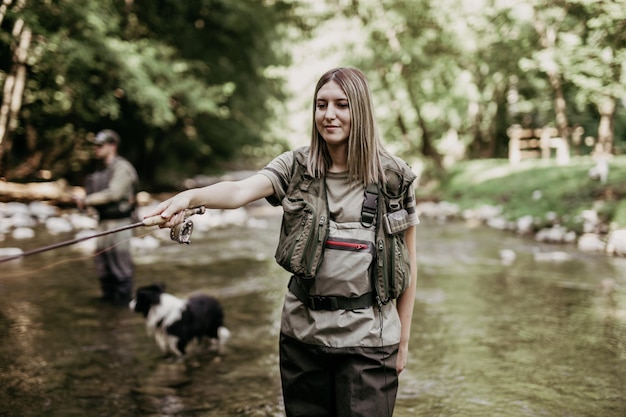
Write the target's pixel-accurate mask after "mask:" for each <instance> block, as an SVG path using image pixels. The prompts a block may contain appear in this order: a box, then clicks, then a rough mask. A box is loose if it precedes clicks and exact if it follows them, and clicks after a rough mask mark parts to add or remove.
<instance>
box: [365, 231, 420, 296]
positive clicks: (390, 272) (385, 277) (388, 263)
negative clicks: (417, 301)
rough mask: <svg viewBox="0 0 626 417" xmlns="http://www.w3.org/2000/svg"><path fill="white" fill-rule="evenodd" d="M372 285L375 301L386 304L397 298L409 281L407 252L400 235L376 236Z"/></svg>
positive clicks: (409, 267) (409, 268)
mask: <svg viewBox="0 0 626 417" xmlns="http://www.w3.org/2000/svg"><path fill="white" fill-rule="evenodd" d="M376 258H377V259H376V268H375V271H374V286H375V288H376V295H377V301H378V302H379V303H381V304H387V303H388V302H389V301H391V300H394V299H396V298H398V297H399V296H400V295H402V293H403V292H404V291H405V290H406V288H407V287H408V286H409V283H410V282H411V273H410V271H411V266H410V263H409V252H408V249H407V247H406V243H405V242H404V237H403V236H402V235H391V236H387V239H383V238H380V237H379V238H378V239H377V241H376Z"/></svg>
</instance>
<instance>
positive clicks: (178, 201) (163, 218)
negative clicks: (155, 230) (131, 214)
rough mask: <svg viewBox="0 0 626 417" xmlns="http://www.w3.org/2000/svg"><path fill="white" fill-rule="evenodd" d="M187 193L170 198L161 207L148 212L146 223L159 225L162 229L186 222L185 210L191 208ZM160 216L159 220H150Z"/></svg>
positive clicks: (145, 217)
mask: <svg viewBox="0 0 626 417" xmlns="http://www.w3.org/2000/svg"><path fill="white" fill-rule="evenodd" d="M184 194H185V192H182V193H179V194H177V195H175V196H174V197H172V198H169V199H167V200H165V201H163V202H161V203H160V204H159V205H157V206H156V207H155V208H154V210H152V211H150V212H148V213H147V214H146V215H145V216H144V221H145V222H149V223H152V224H158V225H159V227H160V228H166V227H174V226H176V225H177V224H180V223H182V222H184V221H185V217H186V215H185V210H186V209H188V208H189V204H190V201H189V198H188V197H186V196H185V195H184ZM155 216H159V219H158V220H157V219H154V220H153V221H149V220H148V219H149V218H152V217H155Z"/></svg>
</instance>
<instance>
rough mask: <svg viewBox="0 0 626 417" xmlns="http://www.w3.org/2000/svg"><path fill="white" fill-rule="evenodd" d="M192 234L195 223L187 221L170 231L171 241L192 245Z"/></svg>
mask: <svg viewBox="0 0 626 417" xmlns="http://www.w3.org/2000/svg"><path fill="white" fill-rule="evenodd" d="M191 232H193V222H192V221H191V220H185V221H184V222H182V223H179V224H177V225H176V226H174V227H172V228H171V229H170V239H172V240H173V241H174V242H178V243H186V244H190V243H191Z"/></svg>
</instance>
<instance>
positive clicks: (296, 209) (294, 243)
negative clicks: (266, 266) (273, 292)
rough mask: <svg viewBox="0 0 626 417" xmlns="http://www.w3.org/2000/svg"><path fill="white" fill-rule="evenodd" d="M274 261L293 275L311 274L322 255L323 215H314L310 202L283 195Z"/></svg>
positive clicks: (312, 274) (310, 276)
mask: <svg viewBox="0 0 626 417" xmlns="http://www.w3.org/2000/svg"><path fill="white" fill-rule="evenodd" d="M282 206H283V221H282V225H281V230H280V234H281V236H280V240H279V245H278V247H277V248H276V254H275V258H276V262H277V263H278V264H279V265H280V266H282V267H283V268H285V269H286V270H287V271H289V272H291V273H292V274H295V275H300V276H304V277H305V278H313V277H314V276H315V273H316V271H317V267H318V266H319V263H320V262H321V258H322V249H323V245H322V242H323V240H324V238H325V235H324V226H325V217H324V216H322V217H320V219H319V220H317V218H316V213H315V209H314V208H313V206H312V205H311V204H309V203H307V202H306V201H304V200H302V199H292V198H285V199H283V202H282Z"/></svg>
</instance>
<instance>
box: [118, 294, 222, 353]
mask: <svg viewBox="0 0 626 417" xmlns="http://www.w3.org/2000/svg"><path fill="white" fill-rule="evenodd" d="M129 307H130V309H131V310H132V311H135V312H137V313H140V314H142V315H143V316H144V318H145V319H146V329H147V331H148V335H150V336H153V337H154V338H155V340H156V343H157V345H158V346H159V348H160V349H161V351H162V352H163V354H165V355H170V354H174V355H176V356H178V357H182V356H184V355H185V350H186V348H187V345H188V344H189V343H190V342H191V341H194V340H195V341H198V342H202V341H203V340H205V339H209V340H210V341H211V342H212V343H213V345H217V350H218V352H221V348H222V345H223V344H224V343H225V342H226V339H228V337H229V336H230V332H229V331H228V329H227V328H226V327H224V311H223V309H222V306H221V305H220V303H219V301H218V300H217V299H216V298H214V297H211V296H209V295H204V294H197V295H192V296H190V297H188V298H178V297H176V296H174V295H172V294H168V293H166V292H165V286H164V285H163V284H152V285H148V286H145V287H140V288H138V289H137V292H136V295H135V298H134V299H133V300H131V302H130V304H129Z"/></svg>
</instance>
